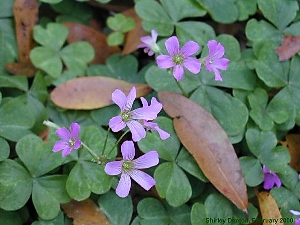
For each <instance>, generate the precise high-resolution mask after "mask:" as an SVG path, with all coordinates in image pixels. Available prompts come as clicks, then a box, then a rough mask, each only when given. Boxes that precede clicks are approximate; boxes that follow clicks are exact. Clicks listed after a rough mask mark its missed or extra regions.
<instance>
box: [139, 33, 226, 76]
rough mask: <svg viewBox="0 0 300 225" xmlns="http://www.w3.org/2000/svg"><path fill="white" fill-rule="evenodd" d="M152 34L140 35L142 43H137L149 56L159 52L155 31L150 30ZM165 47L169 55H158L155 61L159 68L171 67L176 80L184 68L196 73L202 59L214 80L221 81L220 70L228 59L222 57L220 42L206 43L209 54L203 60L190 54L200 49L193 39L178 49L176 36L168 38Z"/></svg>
mask: <svg viewBox="0 0 300 225" xmlns="http://www.w3.org/2000/svg"><path fill="white" fill-rule="evenodd" d="M151 34H152V36H146V37H142V38H141V41H142V42H143V44H141V45H139V47H140V48H145V49H144V51H145V52H146V53H148V54H149V55H150V56H151V55H153V54H154V53H160V49H159V46H158V45H157V44H156V41H157V36H158V34H157V32H156V31H155V30H152V31H151ZM165 47H166V49H167V52H168V54H169V55H162V54H160V55H158V56H157V57H156V63H157V65H158V67H159V68H162V69H169V68H172V69H173V76H174V78H175V79H176V80H177V81H180V80H181V79H182V78H183V76H184V68H186V69H187V70H189V71H190V72H191V73H193V74H198V73H199V72H200V70H201V64H202V61H204V62H205V63H204V64H205V67H206V70H207V71H213V72H214V74H215V80H216V81H222V76H221V74H220V72H219V69H220V70H226V69H227V66H228V63H229V59H227V58H222V57H223V56H224V54H225V49H224V47H223V46H222V44H221V43H218V42H217V41H215V40H210V41H208V43H207V47H208V51H209V54H208V56H206V57H204V58H203V60H201V59H197V58H196V57H193V56H192V55H194V54H196V53H197V52H198V50H199V49H200V47H199V45H198V44H197V43H196V42H194V41H188V42H187V43H186V44H185V45H183V47H182V48H181V49H180V47H179V40H178V38H177V37H176V36H172V37H170V38H168V39H167V40H166V42H165Z"/></svg>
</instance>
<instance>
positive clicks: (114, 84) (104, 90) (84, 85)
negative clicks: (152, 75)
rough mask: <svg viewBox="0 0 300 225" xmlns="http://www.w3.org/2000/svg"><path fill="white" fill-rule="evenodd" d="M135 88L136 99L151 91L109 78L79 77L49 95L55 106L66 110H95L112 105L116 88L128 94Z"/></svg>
mask: <svg viewBox="0 0 300 225" xmlns="http://www.w3.org/2000/svg"><path fill="white" fill-rule="evenodd" d="M132 86H135V87H136V90H137V97H140V96H144V95H146V94H147V93H149V92H150V91H151V88H150V87H149V86H148V85H147V84H133V83H128V82H126V81H123V80H118V79H114V78H110V77H102V76H94V77H79V78H75V79H72V80H68V81H67V82H66V83H64V84H62V85H59V86H57V87H56V88H55V89H54V90H53V91H52V92H51V94H50V97H51V100H52V101H53V102H54V104H55V105H57V106H60V107H62V108H66V109H88V110H90V109H96V108H101V107H105V106H108V105H111V104H114V103H113V102H112V100H111V94H112V92H113V91H114V90H116V89H117V88H118V89H120V90H122V91H123V92H124V93H126V94H128V93H129V91H130V89H131V88H132Z"/></svg>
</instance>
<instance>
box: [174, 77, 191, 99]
mask: <svg viewBox="0 0 300 225" xmlns="http://www.w3.org/2000/svg"><path fill="white" fill-rule="evenodd" d="M175 81H176V84H177V86H178V87H179V89H180V90H181V93H182V94H183V96H185V97H188V94H187V93H186V92H185V90H184V89H183V87H182V86H181V84H180V83H179V82H178V81H177V80H176V79H175Z"/></svg>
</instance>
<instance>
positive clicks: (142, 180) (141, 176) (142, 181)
mask: <svg viewBox="0 0 300 225" xmlns="http://www.w3.org/2000/svg"><path fill="white" fill-rule="evenodd" d="M129 176H130V177H131V178H132V179H133V180H134V181H135V182H137V183H138V184H139V185H140V186H141V187H142V188H144V189H145V190H147V191H148V190H149V189H150V188H151V187H153V186H154V185H155V183H156V182H155V180H154V179H153V177H151V176H150V175H148V174H147V173H145V172H143V171H140V170H133V171H132V172H131V173H129Z"/></svg>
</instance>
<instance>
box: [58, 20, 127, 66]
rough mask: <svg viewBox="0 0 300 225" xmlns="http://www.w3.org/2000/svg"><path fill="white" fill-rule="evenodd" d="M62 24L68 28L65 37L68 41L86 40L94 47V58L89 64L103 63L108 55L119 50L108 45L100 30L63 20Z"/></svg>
mask: <svg viewBox="0 0 300 225" xmlns="http://www.w3.org/2000/svg"><path fill="white" fill-rule="evenodd" d="M63 24H64V25H65V26H67V27H68V28H69V34H68V38H67V40H68V42H69V43H73V42H77V41H87V42H89V43H90V44H91V45H92V46H93V47H94V50H95V58H94V59H93V61H92V62H90V64H97V63H99V64H104V63H105V61H106V59H107V58H108V57H109V56H110V55H112V54H114V53H116V52H120V51H121V50H120V48H119V47H117V46H114V47H111V46H109V45H108V44H107V42H106V39H107V37H106V35H104V34H103V33H101V32H100V31H97V30H95V29H93V28H91V27H88V26H85V25H82V24H78V23H71V22H64V23H63Z"/></svg>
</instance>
